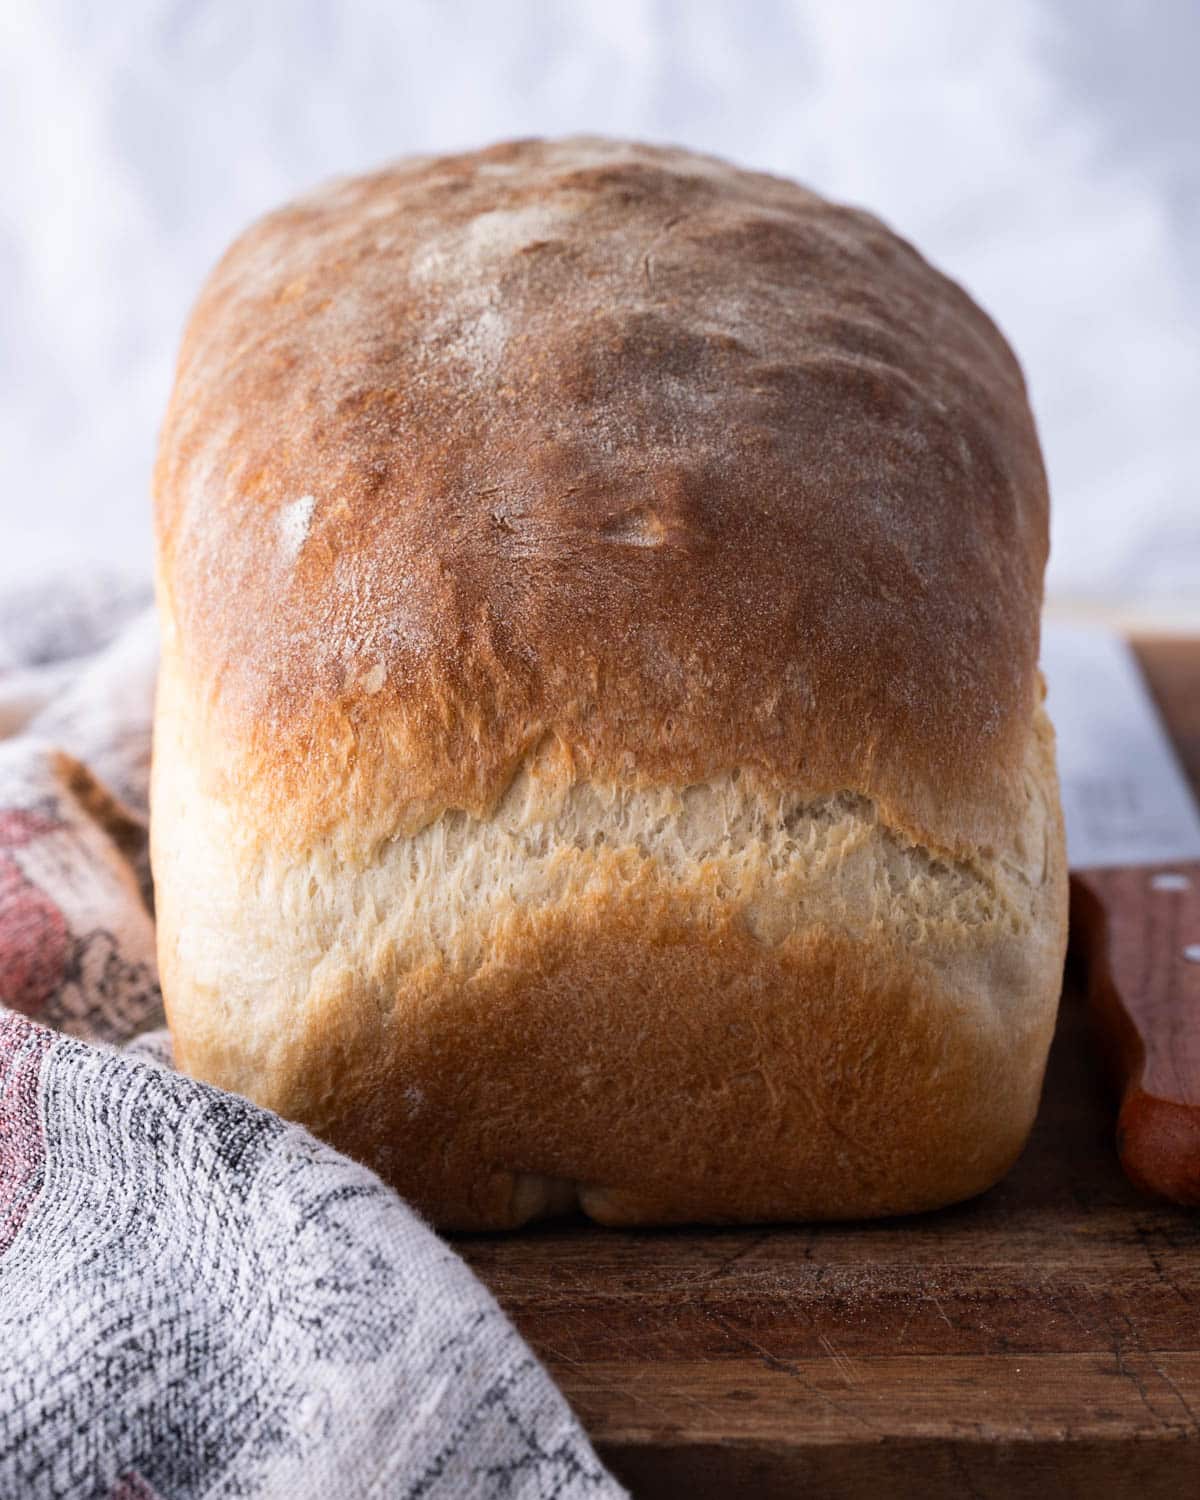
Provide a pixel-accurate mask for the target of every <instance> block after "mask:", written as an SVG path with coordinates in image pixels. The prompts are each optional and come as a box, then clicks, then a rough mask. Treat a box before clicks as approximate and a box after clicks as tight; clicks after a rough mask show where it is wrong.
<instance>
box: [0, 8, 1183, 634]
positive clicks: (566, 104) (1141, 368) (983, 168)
mask: <svg viewBox="0 0 1200 1500" xmlns="http://www.w3.org/2000/svg"><path fill="white" fill-rule="evenodd" d="M1198 72H1200V4H1197V3H1196V0H1155V3H1153V4H1147V3H1142V0H1006V3H1005V4H1003V5H991V4H986V3H983V0H910V3H896V0H854V3H847V0H740V3H738V0H595V3H569V0H557V3H554V0H541V3H538V0H519V3H507V4H506V3H502V0H469V3H454V0H413V3H394V0H393V3H386V0H343V3H334V0H330V3H318V0H307V3H306V0H257V3H254V4H246V3H244V0H209V3H204V0H147V3H116V0H113V3H108V4H97V3H95V0H3V5H2V6H0V160H2V161H3V163H4V193H3V196H2V198H0V329H2V334H0V588H2V587H6V586H10V585H11V584H12V583H14V582H16V581H17V580H24V581H29V580H30V579H33V578H36V577H38V576H39V575H42V574H44V573H46V572H47V570H48V569H51V568H55V569H57V568H69V567H77V566H78V565H80V564H81V563H86V564H87V565H90V566H92V567H93V568H96V567H108V566H115V567H118V568H122V569H126V570H129V571H131V572H133V573H135V574H140V573H144V572H146V571H147V570H148V567H149V551H150V543H149V502H148V495H147V490H148V480H149V471H150V466H151V462H152V456H153V451H154V445H155V440H156V435H157V426H158V422H159V419H160V416H161V413H162V410H163V407H164V404H165V402H166V398H167V393H168V388H169V383H170V379H171V371H172V363H173V359H174V354H175V348H176V344H177V340H178V337H179V333H180V330H181V326H182V323H183V320H184V318H185V316H186V313H187V311H188V307H189V305H190V303H191V301H192V298H193V296H194V295H195V292H196V290H197V288H198V285H199V283H200V281H201V279H202V277H203V276H204V274H205V272H206V270H207V269H208V267H209V266H210V265H211V264H212V262H213V261H214V259H215V258H216V257H217V255H218V254H219V253H220V252H221V250H222V249H223V248H224V246H225V244H226V243H227V242H228V241H229V240H230V238H231V237H232V236H233V235H234V234H235V233H236V232H237V231H238V230H239V229H241V228H242V227H243V226H244V225H245V224H246V222H247V221H248V220H250V219H251V218H253V217H254V216H256V215H257V214H259V213H260V212H262V211H263V210H265V209H267V208H269V207H272V206H273V205H275V204H276V203H278V202H280V201H281V200H283V199H286V198H287V197H289V196H290V195H292V194H293V193H295V192H297V191H299V190H301V189H303V188H306V187H308V186H309V185H311V184H312V183H314V182H315V181H318V180H320V179H321V178H323V177H326V176H329V175H333V174H336V173H340V172H346V171H354V170H357V169H359V168H365V167H368V166H371V165H374V164H376V163H379V162H380V161H382V160H386V159H387V158H389V157H392V156H396V155H400V154H403V153H405V152H408V151H417V150H422V151H424V150H440V149H446V150H451V149H458V148H462V147H468V146H472V145H480V144H484V143H486V142H488V141H491V140H493V139H497V138H500V137H504V136H510V135H526V134H547V133H561V132H568V131H575V130H581V129H586V130H592V131H603V132H608V133H613V134H622V135H633V136H641V137H644V138H646V139H650V140H656V141H669V142H679V143H683V144H687V145H692V146H697V147H702V148H704V149H707V150H711V151H715V152H718V153H720V154H722V155H726V156H729V157H731V158H734V159H735V160H738V161H740V162H743V163H745V164H748V165H752V166H757V167H763V168H767V169H769V170H773V171H777V172H782V173H786V174H788V175H791V176H794V177H798V178H800V179H801V180H803V181H805V182H807V183H808V184H810V185H811V186H814V187H816V188H817V189H819V190H820V191H822V192H825V193H827V194H829V195H831V196H834V197H838V198H843V199H847V200H851V201H853V202H856V203H860V204H863V205H865V206H867V207H869V208H872V209H874V210H875V211H876V212H878V213H880V214H881V215H882V216H883V217H884V218H886V219H887V220H888V221H889V222H890V223H891V224H892V225H893V226H894V227H895V228H896V229H898V230H899V231H900V232H902V233H903V234H905V235H906V236H908V237H909V238H910V239H912V240H914V241H915V243H916V244H917V245H918V246H919V247H920V248H921V249H922V250H923V251H924V252H925V253H926V254H927V255H928V256H929V257H930V258H931V259H933V260H934V261H935V262H937V263H938V264H939V265H941V267H942V268H943V269H945V270H947V271H949V272H950V273H951V274H952V275H954V276H956V277H957V278H959V279H960V280H961V281H963V282H964V283H965V284H966V286H967V287H968V288H969V289H970V290H971V291H972V292H973V293H974V295H975V296H976V297H977V298H978V299H979V300H980V301H981V302H982V303H983V304H984V305H985V306H986V307H987V308H988V310H989V311H990V312H991V313H992V314H993V316H995V317H996V319H997V320H998V321H999V323H1000V324H1001V326H1002V327H1003V328H1004V329H1005V331H1006V332H1007V333H1008V335H1009V337H1010V339H1011V340H1012V342H1013V343H1014V344H1015V346H1016V348H1017V351H1018V353H1019V354H1020V356H1021V358H1022V360H1023V362H1024V365H1025V368H1026V372H1027V374H1028V377H1029V380H1030V385H1031V389H1032V395H1033V400H1034V406H1035V409H1036V411H1037V415H1038V419H1039V422H1040V425H1041V431H1042V437H1043V443H1044V447H1045V450H1046V457H1047V462H1048V465H1049V469H1050V477H1051V486H1052V492H1053V496H1054V502H1055V517H1054V555H1053V560H1052V565H1051V573H1050V579H1049V587H1050V592H1051V596H1052V598H1053V600H1054V601H1055V602H1056V604H1058V605H1059V606H1060V607H1064V608H1072V609H1083V610H1087V611H1094V610H1116V611H1120V612H1123V613H1124V614H1126V615H1133V616H1135V617H1140V618H1142V619H1151V620H1156V621H1158V622H1160V623H1191V624H1200V493H1198V490H1200V102H1198V101H1200V88H1198V86H1197V82H1196V79H1197V75H1198Z"/></svg>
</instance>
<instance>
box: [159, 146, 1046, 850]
mask: <svg viewBox="0 0 1200 1500" xmlns="http://www.w3.org/2000/svg"><path fill="white" fill-rule="evenodd" d="M156 499H157V514H158V537H159V588H160V600H161V603H162V606H163V613H164V625H165V634H164V642H165V648H166V650H167V652H168V653H170V656H171V660H172V661H173V663H174V665H175V668H176V669H177V670H179V671H181V672H182V673H183V674H184V680H185V681H186V682H187V683H188V684H189V685H190V687H191V689H192V691H193V692H194V695H195V701H196V702H197V704H198V705H200V709H201V710H202V722H204V723H205V724H206V725H207V726H208V730H209V731H211V732H210V733H209V734H208V741H207V744H206V746H205V747H204V755H205V757H206V760H207V764H208V765H209V768H210V771H211V774H212V775H213V776H214V777H219V776H222V775H231V776H237V777H243V778H244V777H245V776H247V775H252V776H256V777H259V778H264V779H265V780H266V782H268V783H270V784H272V785H274V786H275V787H277V789H278V795H277V796H276V797H275V798H274V803H275V805H276V808H277V812H278V817H277V820H276V821H275V826H274V828H273V830H272V832H273V835H274V836H277V837H281V838H284V837H287V836H288V835H289V830H290V832H291V833H292V834H293V835H294V836H295V837H297V838H302V837H304V836H305V834H306V833H308V834H311V833H312V831H313V829H314V826H315V825H317V824H320V825H321V826H322V827H328V826H332V825H335V824H338V823H343V824H345V825H347V826H351V825H352V826H354V827H355V828H356V829H357V830H358V832H359V833H360V834H362V835H363V836H370V837H386V836H387V835H388V833H389V832H390V831H393V830H394V829H395V828H396V827H398V826H400V825H401V824H405V825H407V826H413V825H414V824H415V823H417V822H420V821H421V820H422V819H424V818H427V817H430V816H433V815H434V814H435V813H436V812H438V811H440V810H442V809H444V808H446V807H462V808H465V809H467V810H469V811H471V812H474V813H482V812H485V811H486V810H487V809H488V808H490V807H491V806H492V805H493V804H494V802H495V800H496V798H497V797H498V796H499V795H500V794H501V792H502V791H503V790H504V788H505V787H506V786H507V785H508V783H509V782H510V780H511V778H512V776H513V774H514V772H515V770H516V768H517V767H518V766H519V765H520V764H521V763H522V762H523V761H526V760H528V759H529V758H530V757H531V756H534V755H535V753H537V754H538V755H539V756H540V757H541V759H542V760H544V759H545V757H546V756H547V755H548V754H550V753H551V752H552V756H551V758H555V757H557V762H558V763H560V764H562V765H564V766H566V767H568V769H569V773H570V775H571V776H572V777H575V778H579V777H585V776H586V777H589V778H591V779H593V780H596V781H601V782H604V781H607V782H620V783H628V782H639V783H645V784H672V785H678V786H686V785H688V784H690V783H692V782H695V781H699V780H702V779H705V778H707V777H709V776H711V775H713V774H715V773H717V772H719V771H722V770H728V769H731V768H737V767H741V768H743V769H744V770H745V771H746V772H747V773H748V774H751V775H755V776H760V777H762V778H764V780H765V782H766V783H767V784H772V783H777V784H781V785H786V786H787V787H788V788H789V789H795V788H796V787H800V788H805V789H807V788H811V790H812V792H813V794H814V795H820V794H825V793H828V792H831V791H848V792H851V793H855V794H858V795H862V796H865V797H869V798H872V799H873V800H874V801H875V802H876V804H877V805H878V807H879V808H880V812H881V816H883V817H884V818H885V820H887V821H888V822H890V823H891V824H892V825H894V826H896V827H898V828H901V829H903V830H905V831H906V832H908V833H909V834H910V835H911V836H912V837H914V838H919V839H921V840H922V841H924V842H926V843H928V844H930V845H933V846H935V847H940V848H943V849H946V850H947V851H953V852H961V851H962V850H963V849H964V848H967V847H972V846H974V847H978V846H981V845H988V844H992V843H995V842H998V841H1001V840H1002V839H1003V837H1004V835H1005V832H1006V830H1008V829H1009V828H1010V827H1011V826H1012V824H1013V822H1014V819H1015V817H1016V814H1017V810H1018V808H1019V805H1020V804H1021V802H1022V799H1023V797H1024V796H1025V790H1024V788H1023V785H1022V780H1021V776H1022V773H1021V765H1022V761H1023V759H1024V754H1025V750H1026V746H1027V742H1028V736H1029V734H1030V732H1031V729H1030V725H1031V720H1032V716H1033V711H1034V708H1035V704H1036V700H1037V696H1038V691H1039V689H1038V679H1037V670H1036V662H1037V641H1038V611H1039V604H1040V598H1041V586H1042V573H1043V568H1044V563H1045V557H1046V528H1047V499H1046V489H1045V480H1044V476H1043V471H1042V466H1041V460H1040V457H1039V453H1038V446H1037V439H1036V435H1035V432H1034V427H1033V422H1032V418H1031V416H1030V413H1029V409H1028V405H1027V402H1026V397H1025V391H1024V385H1023V381H1022V378H1021V374H1020V371H1019V369H1018V366H1017V364H1016V362H1015V360H1014V359H1013V357H1012V355H1011V353H1010V352H1009V350H1008V348H1007V346H1006V344H1005V342H1004V340H1003V338H1002V337H1001V336H1000V334H999V333H998V332H997V330H996V329H995V327H994V326H993V324H992V323H991V322H990V320H989V319H988V318H987V317H986V316H985V315H984V314H983V313H982V312H981V311H980V310H979V308H978V307H976V305H975V304H974V303H973V302H972V301H971V300H970V298H969V297H967V296H966V294H965V293H964V292H962V291H961V290H960V289H959V288H958V287H957V286H956V285H955V284H954V283H953V282H951V281H949V280H947V279H946V278H945V277H944V276H942V275H940V274H939V273H938V272H937V271H935V270H934V269H932V268H931V267H930V266H929V265H928V264H927V263H926V262H925V261H924V260H923V259H922V258H921V257H920V256H919V255H918V254H917V253H916V251H915V250H913V249H912V248H911V247H910V246H909V245H907V244H906V243H905V242H904V241H903V240H901V239H899V238H897V237H896V236H895V235H894V234H892V233H891V232H890V231H889V230H888V229H886V228H885V227H884V226H883V225H882V224H881V223H879V222H878V221H877V220H876V219H874V218H872V217H870V216H869V215H868V214H865V213H862V212H859V211H857V210H853V209H849V208H844V207H840V206H837V205H833V204H830V203H827V202H825V201H823V200H822V199H821V198H819V197H817V196H816V195H814V194H813V193H810V192H807V191H805V190H804V189H803V188H801V187H798V186H796V185H794V184H793V183H790V182H787V181H783V180H780V179H778V178H774V177H769V176H766V175H763V174H761V173H754V172H746V171H741V170H738V169H737V168H735V167H732V166H729V165H727V164H725V163H723V162H720V161H716V160H714V159H712V158H710V157H705V156H699V155H695V154H693V153H691V152H687V151H681V150H669V149H662V148H657V147H648V146H641V145H633V144H626V143H620V142H612V141H606V140H596V139H575V140H565V141H553V142H546V141H517V142H512V143H508V144H504V145H500V146H495V147H493V148H491V149H489V150H485V151H479V152H471V153H467V154H463V155H458V156H445V157H437V158H429V157H426V158H415V159H411V160H407V161H401V162H399V163H398V164H396V165H394V166H391V167H388V168H386V169H385V170H383V171H380V172H375V173H373V174H371V175H369V176H366V177H360V178H354V179H349V180H344V181H339V182H335V183H333V184H331V185H329V186H327V187H324V188H322V189H321V190H319V191H318V192H316V193H313V194H311V195H310V196H308V197H306V198H303V199H301V200H299V201H298V202H296V203H294V204H292V205H290V206H289V207H286V208H284V209H281V210H280V211H278V212H276V213H273V214H270V215H268V216H267V217H266V218H265V219H263V220H261V221H260V222H259V223H258V224H256V225H255V226H254V227H252V228H251V229H250V230H249V231H248V232H247V233H246V234H245V235H243V236H242V238H241V239H240V240H238V242H237V243H236V244H235V245H234V246H233V248H232V249H231V250H230V251H229V252H228V253H227V254H226V256H225V257H224V259H223V260H222V261H221V263H220V264H219V265H218V266H217V268H216V270H215V272H214V273H213V275H212V276H211V278H210V280H209V282H208V284H207V286H206V287H205V289H204V291H203V294H202V295H201V297H200V300H199V303H198V305H197V307H196V309H195V312H194V314H193V316H192V319H191V322H190V324H189V327H188V330H187V334H186V337H185V340H184V344H183V349H182V353H181V357H180V362H179V370H178V378H177V382H176V386H175V391H174V395H173V398H172V402H171V406H170V409H169V412H168V415H167V419H166V424H165V428H164V432H163V437H162V444H161V449H160V454H159V462H158V466H157V470H156Z"/></svg>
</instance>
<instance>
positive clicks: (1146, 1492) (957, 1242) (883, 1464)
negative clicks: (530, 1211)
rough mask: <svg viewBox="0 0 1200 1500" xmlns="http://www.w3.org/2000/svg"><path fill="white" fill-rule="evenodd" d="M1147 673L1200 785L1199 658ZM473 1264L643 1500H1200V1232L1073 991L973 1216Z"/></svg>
mask: <svg viewBox="0 0 1200 1500" xmlns="http://www.w3.org/2000/svg"><path fill="white" fill-rule="evenodd" d="M1139 655H1140V656H1141V659H1142V662H1143V667H1144V669H1145V670H1146V674H1147V678H1148V680H1149V681H1150V684H1151V688H1152V690H1153V691H1154V693H1155V696H1156V697H1157V698H1158V700H1159V703H1160V705H1161V707H1162V708H1163V710H1164V715H1165V717H1166V718H1167V720H1168V723H1169V725H1170V727H1171V730H1172V734H1173V736H1174V738H1175V741H1176V745H1177V747H1178V748H1179V751H1180V754H1181V758H1182V759H1183V760H1184V763H1185V765H1186V767H1187V769H1188V771H1189V774H1190V775H1191V777H1192V779H1193V783H1194V784H1196V785H1198V786H1200V644H1197V643H1191V642H1178V641H1145V642H1141V643H1139ZM456 1243H457V1245H458V1248H459V1249H460V1251H461V1252H462V1253H463V1254H464V1255H465V1256H466V1258H467V1260H468V1261H469V1262H470V1263H471V1264H472V1265H473V1266H474V1267H475V1269H476V1270H477V1271H478V1272H479V1274H480V1275H481V1276H482V1277H483V1278H484V1279H485V1280H486V1281H487V1282H488V1284H489V1285H490V1286H491V1288H492V1290H493V1291H494V1292H495V1294H496V1296H497V1297H498V1298H499V1300H500V1302H501V1303H502V1304H503V1306H504V1307H505V1308H506V1309H507V1310H508V1312H509V1313H510V1314H511V1316H512V1317H513V1318H514V1320H515V1321H516V1323H517V1326H518V1327H519V1328H520V1329H521V1330H522V1332H523V1333H524V1334H525V1336H526V1337H527V1338H528V1339H529V1341H530V1342H531V1344H532V1345H533V1347H534V1348H535V1349H536V1351H537V1352H538V1354H539V1355H540V1356H541V1358H542V1359H543V1360H544V1361H545V1363H546V1364H547V1365H548V1367H549V1368H550V1370H551V1371H552V1373H553V1374H554V1376H555V1378H556V1379H557V1380H558V1382H559V1384H560V1385H561V1386H562V1388H563V1390H564V1391H565V1393H566V1395H567V1397H568V1399H569V1400H570V1402H571V1404H572V1405H573V1407H574V1408H575V1410H576V1411H577V1412H578V1414H579V1416H580V1418H581V1419H582V1421H583V1422H584V1424H585V1426H586V1427H587V1428H588V1430H589V1432H590V1433H591V1434H592V1437H593V1439H594V1441H595V1443H596V1445H597V1447H598V1449H599V1451H600V1453H601V1455H602V1456H603V1458H604V1459H605V1460H606V1461H607V1463H608V1464H609V1465H610V1466H611V1467H612V1469H613V1470H614V1471H615V1472H616V1473H617V1474H618V1475H619V1476H620V1477H621V1478H622V1479H623V1480H624V1481H625V1482H626V1483H627V1484H628V1485H629V1486H630V1488H631V1489H632V1491H633V1493H634V1494H635V1496H638V1497H639V1500H641V1497H645V1500H659V1497H663V1500H669V1497H672V1496H676V1495H679V1496H687V1497H688V1500H715V1497H718V1496H720V1497H722V1500H725V1497H730V1496H740V1495H747V1496H753V1497H755V1500H776V1497H783V1496H788V1497H790V1496H793V1495H814V1496H818V1495H819V1496H822V1497H825V1500H840V1497H844V1496H845V1497H849V1496H853V1497H859V1496H869V1497H873V1496H893V1495H896V1496H907V1495H914V1496H916V1495H919V1496H922V1497H929V1500H937V1497H941V1496H954V1497H955V1500H963V1497H971V1496H975V1497H988V1500H990V1497H993V1496H996V1497H1000V1496H1003V1497H1005V1500H1020V1497H1023V1496H1037V1497H1038V1500H1051V1497H1055V1500H1057V1497H1067V1500H1073V1497H1076V1496H1078V1497H1086V1500H1100V1497H1103V1500H1120V1497H1123V1496H1136V1497H1138V1500H1159V1497H1162V1500H1183V1497H1188V1496H1192V1495H1196V1496H1200V1212H1198V1211H1196V1210H1186V1209H1179V1208H1173V1207H1171V1206H1169V1205H1166V1204H1159V1203H1156V1202H1153V1201H1151V1200H1149V1199H1147V1198H1144V1197H1141V1196H1140V1195H1139V1194H1138V1193H1137V1192H1136V1191H1135V1190H1134V1189H1133V1188H1132V1187H1131V1186H1130V1184H1129V1183H1128V1182H1127V1181H1126V1180H1125V1178H1124V1177H1123V1175H1122V1174H1121V1171H1120V1169H1119V1167H1118V1164H1117V1160H1116V1156H1115V1154H1114V1150H1113V1100H1112V1096H1111V1093H1110V1091H1109V1089H1108V1087H1107V1085H1106V1083H1105V1081H1104V1079H1103V1077H1102V1074H1101V1070H1100V1068H1099V1065H1098V1061H1097V1054H1096V1049H1095V1046H1094V1044H1093V1039H1092V1037H1091V1036H1090V1034H1089V1032H1088V1027H1087V1018H1086V1013H1085V1011H1084V1009H1083V1006H1082V1004H1081V1002H1080V1000H1079V997H1078V994H1077V993H1076V992H1075V989H1074V987H1073V984H1072V982H1071V981H1070V979H1069V980H1068V985H1067V990H1066V993H1065V995H1064V1003H1063V1007H1062V1012H1061V1017H1060V1024H1059V1028H1058V1034H1057V1036H1056V1039H1055V1043H1054V1048H1053V1051H1052V1054H1051V1059H1050V1066H1049V1070H1048V1074H1047V1083H1046V1091H1045V1096H1044V1099H1043V1105H1042V1109H1041V1113H1040V1116H1039V1118H1038V1123H1037V1127H1036V1129H1035V1131H1034V1134H1033V1138H1032V1140H1031V1141H1030V1144H1029V1147H1028V1148H1027V1150H1026V1152H1025V1155H1024V1156H1023V1157H1022V1159H1021V1161H1020V1162H1019V1164H1018V1165H1017V1167H1016V1168H1015V1169H1014V1171H1013V1172H1012V1173H1011V1175H1010V1176H1009V1177H1008V1178H1007V1179H1006V1181H1005V1182H1003V1183H1002V1184H1000V1185H999V1186H998V1187H997V1188H994V1189H993V1190H992V1191H991V1192H990V1193H988V1194H986V1195H985V1196H984V1197H983V1198H981V1199H978V1200H977V1201H976V1202H974V1203H970V1204H965V1205H962V1206H960V1207H957V1208H953V1209H948V1210H945V1211H943V1212H941V1213H936V1214H928V1215H924V1216H921V1217H919V1218H912V1219H907V1220H897V1221H891V1222H885V1223H875V1224H856V1225H824V1226H816V1227H809V1228H776V1229H747V1230H728V1231H714V1230H683V1231H654V1232H642V1233H627V1232H618V1231H612V1230H603V1229H599V1228H596V1227H594V1226H591V1225H589V1224H586V1223H583V1222H577V1221H567V1222H562V1223H559V1224H553V1225H550V1226H546V1227H542V1228H539V1229H535V1230H531V1231H527V1232H525V1233H522V1234H520V1235H515V1236H510V1237H500V1236H495V1237H492V1236H460V1237H459V1238H458V1239H457V1241H456Z"/></svg>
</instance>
